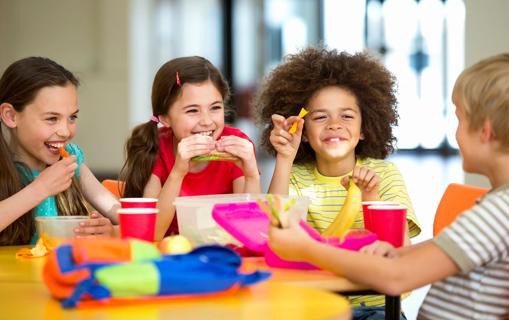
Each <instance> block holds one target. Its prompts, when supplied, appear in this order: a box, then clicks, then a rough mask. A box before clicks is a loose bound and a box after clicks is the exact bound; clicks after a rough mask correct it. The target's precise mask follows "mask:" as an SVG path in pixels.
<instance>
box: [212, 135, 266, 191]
mask: <svg viewBox="0 0 509 320" xmlns="http://www.w3.org/2000/svg"><path fill="white" fill-rule="evenodd" d="M216 149H217V150H218V151H226V152H228V153H230V154H232V155H234V156H237V157H238V158H239V159H240V161H237V162H236V163H237V165H238V166H239V167H240V168H241V169H242V172H243V173H244V176H243V177H239V178H237V179H235V180H234V181H233V190H234V192H235V193H260V192H261V188H260V173H259V171H258V165H257V164H256V156H255V153H254V148H253V144H252V143H251V142H250V141H249V140H247V139H244V138H241V137H238V136H223V137H221V139H219V140H218V141H216Z"/></svg>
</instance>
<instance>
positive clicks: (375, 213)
mask: <svg viewBox="0 0 509 320" xmlns="http://www.w3.org/2000/svg"><path fill="white" fill-rule="evenodd" d="M368 209H369V212H370V214H371V231H373V232H374V233H376V235H377V236H378V240H382V241H386V242H389V243H390V244H392V245H393V246H394V247H396V248H397V247H401V246H402V245H403V242H404V239H405V230H406V212H407V209H406V207H404V206H402V205H374V206H369V207H368Z"/></svg>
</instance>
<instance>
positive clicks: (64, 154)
mask: <svg viewBox="0 0 509 320" xmlns="http://www.w3.org/2000/svg"><path fill="white" fill-rule="evenodd" d="M58 153H59V154H60V156H61V157H62V158H67V157H68V156H69V152H67V151H66V150H65V149H64V147H60V148H58Z"/></svg>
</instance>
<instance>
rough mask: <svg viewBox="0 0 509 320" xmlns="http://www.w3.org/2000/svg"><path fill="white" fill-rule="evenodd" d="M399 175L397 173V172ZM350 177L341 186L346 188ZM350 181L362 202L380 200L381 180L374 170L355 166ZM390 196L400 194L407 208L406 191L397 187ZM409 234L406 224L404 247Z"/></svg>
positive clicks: (395, 199)
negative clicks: (358, 190) (351, 180)
mask: <svg viewBox="0 0 509 320" xmlns="http://www.w3.org/2000/svg"><path fill="white" fill-rule="evenodd" d="M398 174H399V171H398ZM349 178H350V177H344V178H343V179H342V180H341V184H342V185H343V186H344V187H345V188H348V182H349ZM352 179H353V181H354V182H355V184H356V185H357V186H358V187H359V189H361V192H362V201H378V200H381V198H380V194H379V191H380V185H381V179H380V177H379V176H378V175H377V174H376V172H375V171H374V170H372V169H371V168H369V167H367V166H355V167H354V169H353V170H352ZM399 189H400V190H399ZM390 191H391V193H392V194H395V193H398V194H400V195H399V197H400V198H407V202H405V203H402V205H405V206H407V203H408V202H409V200H408V196H407V192H406V189H404V188H401V187H400V186H398V191H397V192H396V191H395V190H394V189H391V190H390ZM398 200H399V199H398V198H393V199H392V201H398ZM410 244H411V242H410V233H409V230H408V224H406V227H405V238H404V244H403V245H405V246H408V245H410Z"/></svg>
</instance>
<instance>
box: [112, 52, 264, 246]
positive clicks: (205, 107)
mask: <svg viewBox="0 0 509 320" xmlns="http://www.w3.org/2000/svg"><path fill="white" fill-rule="evenodd" d="M229 94H230V90H229V87H228V84H227V83H226V81H225V80H224V78H223V77H222V75H221V73H220V72H219V70H218V69H217V68H216V67H214V65H212V63H210V62H209V61H208V60H207V59H205V58H202V57H197V56H194V57H181V58H176V59H173V60H170V61H168V62H167V63H165V64H164V65H163V66H162V67H161V68H160V69H159V71H158V72H157V74H156V76H155V79H154V83H153V86H152V114H153V115H152V117H151V119H150V120H149V121H147V122H146V123H144V124H141V125H139V126H138V127H136V128H135V129H134V130H133V133H132V135H131V137H130V138H129V140H128V141H127V143H126V152H127V160H126V163H125V165H124V168H123V169H122V173H121V178H122V180H124V181H126V186H125V192H124V196H125V197H139V196H145V197H155V198H158V199H159V203H158V208H159V216H158V218H157V224H156V239H160V238H162V237H163V236H164V235H165V234H166V233H168V234H171V233H178V227H177V221H176V219H175V207H174V206H173V200H174V199H175V198H176V197H177V196H189V195H204V194H227V193H259V192H260V175H259V172H258V167H257V164H256V157H255V152H254V145H253V143H252V142H251V141H250V140H249V138H248V137H247V136H246V135H245V134H244V133H242V132H241V131H240V130H239V129H237V128H233V127H230V126H226V125H225V123H224V114H225V104H226V102H227V100H228V97H229ZM158 127H161V128H158ZM217 152H220V153H221V154H220V155H219V156H218V155H217ZM214 153H216V154H215V155H213V156H212V157H210V158H207V157H201V158H200V160H207V159H209V160H224V159H221V157H222V156H223V155H225V154H226V155H227V157H228V158H229V160H228V161H196V160H197V159H198V158H196V157H200V156H207V155H211V154H214ZM232 159H233V161H232Z"/></svg>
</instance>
